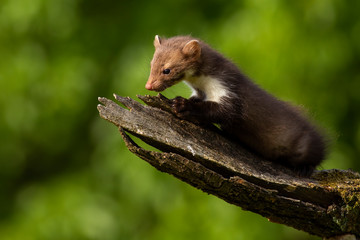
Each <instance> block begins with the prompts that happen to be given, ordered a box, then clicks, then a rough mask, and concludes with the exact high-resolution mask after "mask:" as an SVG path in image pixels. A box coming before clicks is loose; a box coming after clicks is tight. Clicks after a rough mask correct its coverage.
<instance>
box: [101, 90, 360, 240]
mask: <svg viewBox="0 0 360 240" xmlns="http://www.w3.org/2000/svg"><path fill="white" fill-rule="evenodd" d="M114 96H115V98H116V99H117V100H118V101H119V102H120V103H121V104H122V105H124V106H125V108H123V107H120V106H119V105H117V104H116V103H115V102H113V101H111V100H109V99H106V98H99V101H100V102H101V103H102V105H98V110H99V112H100V116H101V117H102V118H104V119H106V120H108V121H110V122H112V123H113V124H115V125H116V126H118V127H119V129H120V133H121V136H122V137H123V139H124V141H125V143H126V145H127V147H128V149H129V150H130V151H131V152H133V153H134V154H136V155H137V156H139V157H140V158H142V159H144V160H145V161H147V162H149V163H150V164H151V165H152V166H154V167H155V168H157V169H158V170H160V171H162V172H167V173H169V174H171V175H173V176H175V177H177V178H179V179H181V180H182V181H184V182H187V183H189V184H191V185H192V186H194V187H196V188H199V189H201V190H202V191H204V192H207V193H210V194H213V195H215V196H218V197H219V198H221V199H223V200H225V201H227V202H228V203H231V204H235V205H237V206H240V207H241V208H242V209H244V210H249V211H252V212H255V213H258V214H260V215H262V216H264V217H266V218H268V219H269V220H270V221H273V222H277V223H281V224H285V225H288V226H292V227H294V228H296V229H299V230H303V231H305V232H308V233H310V234H314V235H317V236H320V237H333V236H341V235H345V234H352V235H354V239H355V236H357V237H358V238H359V237H360V174H359V173H356V172H353V171H350V170H347V171H343V170H324V171H316V172H315V173H314V174H313V176H312V178H298V177H297V176H295V175H294V173H293V172H292V171H290V170H289V169H287V168H284V167H282V166H280V165H277V164H275V163H272V162H269V161H266V160H263V159H261V158H260V157H258V156H256V154H254V153H251V152H250V151H248V150H246V149H245V148H244V147H242V146H240V145H238V144H236V143H234V142H232V141H231V140H229V139H228V138H226V137H225V136H223V134H222V133H221V132H220V131H219V130H218V129H217V128H215V127H209V126H207V127H201V126H199V125H197V124H194V123H192V122H189V121H185V120H181V119H179V118H177V117H175V116H174V114H172V110H171V102H170V100H168V99H167V98H165V97H163V96H162V95H160V94H159V95H158V96H156V97H154V96H138V97H139V98H140V99H141V100H143V101H144V102H145V103H146V104H147V105H148V106H146V105H142V104H140V103H138V102H136V101H134V100H132V99H130V98H124V97H120V96H117V95H114ZM127 132H128V133H131V134H132V135H134V136H136V137H138V138H140V139H141V140H143V141H144V142H146V143H148V144H149V145H151V146H154V147H155V148H157V149H159V150H161V151H162V152H154V151H148V150H145V149H143V148H141V147H139V146H138V145H137V144H135V143H134V142H133V141H132V139H131V138H130V137H129V136H128V135H127Z"/></svg>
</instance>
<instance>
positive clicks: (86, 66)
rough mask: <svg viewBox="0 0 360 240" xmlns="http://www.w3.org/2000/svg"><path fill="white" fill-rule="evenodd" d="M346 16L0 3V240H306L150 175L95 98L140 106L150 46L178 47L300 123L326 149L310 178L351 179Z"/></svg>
mask: <svg viewBox="0 0 360 240" xmlns="http://www.w3.org/2000/svg"><path fill="white" fill-rule="evenodd" d="M359 13H360V1H350V0H348V1H345V0H309V1H286V0H271V1H270V0H243V1H240V0H228V1H222V0H206V1H205V0H203V1H191V0H174V1H167V0H151V1H149V0H133V1H115V0H102V1H100V0H1V1H0V89H1V94H0V109H1V114H0V133H1V134H0V164H1V165H0V196H1V198H0V239H5V240H8V239H9V240H18V239H19V240H28V239H55V240H56V239H104V240H112V239H126V240H127V239H141V240H142V239H151V240H157V239H161V240H162V239H169V240H170V239H188V240H190V239H210V240H211V239H225V240H227V239H229V240H230V239H250V240H251V239H319V238H316V237H311V236H309V235H308V234H306V233H302V232H299V231H296V230H294V229H292V228H289V227H285V226H281V225H278V224H274V223H270V222H268V221H267V219H265V218H263V217H261V216H258V215H256V214H253V213H251V212H245V211H243V210H241V209H240V208H238V207H235V206H231V205H229V204H227V203H225V202H224V201H222V200H219V199H217V198H216V197H214V196H209V195H207V194H204V193H202V192H201V191H199V190H196V189H194V188H192V187H190V186H188V185H186V184H184V183H182V182H180V181H179V180H177V179H175V178H173V177H172V176H170V175H167V174H164V173H160V172H158V171H157V170H155V169H154V168H153V167H151V166H150V165H148V164H147V163H145V162H144V161H142V160H140V159H138V158H137V157H135V156H134V155H132V154H130V153H129V152H128V151H127V149H126V147H125V146H124V143H123V142H122V140H121V137H120V135H119V134H118V131H117V129H116V127H115V126H113V125H111V124H110V123H108V122H106V121H104V120H102V119H101V118H100V117H99V116H98V112H97V109H96V106H97V104H98V102H97V97H98V96H105V97H108V98H112V93H114V92H115V93H118V94H120V95H124V96H131V97H135V96H136V94H153V93H150V92H149V91H146V90H145V88H144V85H145V82H146V80H147V76H148V74H149V70H150V69H149V68H150V60H151V58H152V54H153V51H154V49H153V45H152V42H153V38H154V35H155V34H159V35H160V36H168V37H169V36H173V35H179V34H192V35H193V36H196V37H199V38H201V39H203V40H205V41H207V42H208V43H209V44H211V45H212V46H213V47H214V48H216V49H218V50H219V51H220V52H222V53H224V54H225V55H226V56H227V57H229V58H231V59H232V60H233V61H234V62H236V63H237V64H238V65H239V66H240V67H241V69H242V70H243V72H245V73H246V74H247V75H249V76H250V77H251V78H253V79H255V81H256V82H257V83H258V84H259V85H261V86H263V87H264V88H265V89H267V90H269V91H270V92H272V93H273V94H275V95H276V96H279V97H280V98H281V99H284V100H287V101H292V102H294V103H295V104H298V105H303V106H304V107H305V108H307V109H308V111H309V113H310V115H311V116H313V118H314V119H315V120H316V121H317V122H318V123H319V124H320V125H321V126H322V127H323V128H324V129H326V131H327V132H328V134H329V136H330V137H331V139H332V145H331V147H330V154H329V157H328V159H327V160H326V161H325V162H324V163H323V164H322V166H321V167H320V169H328V168H340V169H347V168H352V169H354V170H356V171H360V161H359V157H360V147H359V146H360V121H359V120H360V113H359V109H360V70H359V69H360V17H359ZM164 94H165V95H166V96H167V97H174V96H176V95H183V96H188V94H189V90H188V89H187V88H186V87H185V86H184V85H183V84H179V85H177V86H174V87H173V88H171V89H168V90H166V91H165V92H164Z"/></svg>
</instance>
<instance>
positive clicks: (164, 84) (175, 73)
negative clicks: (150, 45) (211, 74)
mask: <svg viewBox="0 0 360 240" xmlns="http://www.w3.org/2000/svg"><path fill="white" fill-rule="evenodd" d="M154 46H155V53H154V57H153V59H152V61H151V71H150V76H149V79H148V81H147V83H146V86H145V87H146V89H148V90H153V91H157V92H161V91H163V90H165V89H166V88H168V87H170V86H172V85H174V84H176V83H178V82H180V81H181V80H184V79H185V78H186V77H192V76H193V75H194V74H196V72H197V71H198V68H199V63H200V56H201V46H200V42H199V41H198V40H196V39H194V38H191V37H188V36H178V37H173V38H169V39H160V38H159V36H158V35H156V36H155V40H154Z"/></svg>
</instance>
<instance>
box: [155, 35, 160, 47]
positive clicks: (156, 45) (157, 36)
mask: <svg viewBox="0 0 360 240" xmlns="http://www.w3.org/2000/svg"><path fill="white" fill-rule="evenodd" d="M160 45H161V39H160V37H159V35H156V36H155V40H154V46H155V48H157V47H159V46H160Z"/></svg>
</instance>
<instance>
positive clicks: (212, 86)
mask: <svg viewBox="0 0 360 240" xmlns="http://www.w3.org/2000/svg"><path fill="white" fill-rule="evenodd" d="M154 46H155V53H154V57H153V59H152V61H151V72H150V76H149V79H148V81H147V83H146V88H147V89H148V90H153V91H157V92H160V91H163V90H165V89H166V88H168V87H171V86H172V85H174V84H176V83H178V82H180V81H185V83H186V84H187V85H189V86H190V88H192V90H193V93H192V95H191V97H190V98H189V99H185V98H182V97H176V98H175V99H173V100H172V101H173V105H172V106H173V109H174V111H175V112H176V113H177V115H178V116H179V117H181V118H186V117H189V116H191V117H196V118H197V119H200V120H201V121H205V122H208V123H216V124H219V125H220V128H221V129H222V130H223V131H225V132H226V133H227V134H229V135H230V136H232V137H233V138H235V139H236V140H238V141H239V142H240V143H242V144H244V145H246V146H247V147H248V148H250V149H252V150H253V151H255V152H256V153H258V154H260V155H261V156H263V157H264V158H266V159H269V160H271V161H274V162H278V163H280V164H282V165H285V166H287V167H289V168H291V169H293V170H295V171H296V172H297V173H298V174H299V175H301V176H310V175H311V173H312V172H313V170H314V169H315V167H316V166H317V165H318V164H320V162H321V161H322V160H323V159H324V157H325V145H326V144H325V141H324V137H323V136H322V134H320V132H319V131H318V130H317V129H316V127H315V126H313V125H312V124H311V123H310V122H309V121H308V120H307V119H306V118H305V117H304V115H303V114H302V113H301V111H300V110H299V109H297V108H296V107H293V106H291V105H289V104H288V103H286V102H283V101H280V100H278V99H277V98H275V97H274V96H272V95H270V94H269V93H267V92H266V91H265V90H263V89H261V88H260V87H258V86H257V85H256V84H255V83H253V82H252V81H251V80H250V79H248V78H247V77H246V76H245V75H244V74H242V73H241V72H240V70H239V69H238V68H237V67H236V66H235V64H233V63H232V62H231V61H230V60H228V59H226V58H225V57H224V56H222V55H221V54H220V53H218V52H217V51H215V50H213V49H212V48H211V47H210V46H209V45H207V44H206V43H204V42H203V41H201V40H199V39H196V38H193V37H191V36H176V37H172V38H168V39H165V38H160V37H159V36H157V35H156V36H155V40H154Z"/></svg>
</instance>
